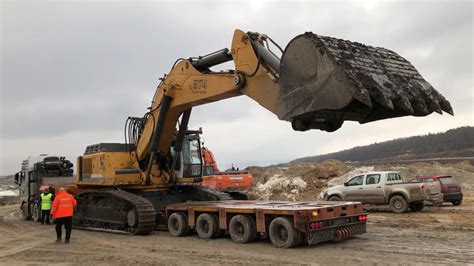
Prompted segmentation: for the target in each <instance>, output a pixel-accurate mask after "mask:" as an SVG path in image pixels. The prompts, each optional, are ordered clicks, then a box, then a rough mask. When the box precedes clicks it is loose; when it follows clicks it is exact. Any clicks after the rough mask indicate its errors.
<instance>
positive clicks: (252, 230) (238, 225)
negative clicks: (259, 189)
mask: <svg viewBox="0 0 474 266" xmlns="http://www.w3.org/2000/svg"><path fill="white" fill-rule="evenodd" d="M229 234H230V237H231V238H232V241H234V242H237V243H241V244H245V243H249V242H252V241H254V240H255V239H256V238H257V226H256V225H255V220H254V219H253V218H252V217H250V216H248V215H242V214H238V215H235V216H234V217H232V219H230V222H229Z"/></svg>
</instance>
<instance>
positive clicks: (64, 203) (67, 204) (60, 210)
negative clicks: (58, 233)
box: [51, 192, 77, 219]
mask: <svg viewBox="0 0 474 266" xmlns="http://www.w3.org/2000/svg"><path fill="white" fill-rule="evenodd" d="M76 204H77V203H76V199H74V197H73V196H72V195H71V194H69V193H67V192H60V193H58V194H57V195H56V197H54V202H53V208H52V209H51V214H52V215H53V218H55V219H57V218H61V217H70V216H72V215H73V213H74V206H76Z"/></svg>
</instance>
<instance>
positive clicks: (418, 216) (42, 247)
mask: <svg viewBox="0 0 474 266" xmlns="http://www.w3.org/2000/svg"><path fill="white" fill-rule="evenodd" d="M0 216H3V221H1V219H0V235H1V238H0V264H14V265H17V264H44V263H48V264H56V263H58V264H90V263H92V262H94V264H117V263H118V264H135V263H137V264H163V265H164V264H166V265H170V264H171V265H190V264H193V265H195V264H259V265H261V264H269V265H270V264H271V265H274V264H345V265H347V264H373V263H390V264H392V263H395V264H414V263H422V264H433V263H434V264H440V263H443V264H469V263H473V262H474V197H468V198H466V200H465V202H464V203H463V204H462V205H461V206H457V207H454V206H452V205H450V204H446V205H445V206H443V207H441V208H434V207H427V208H426V209H425V210H423V211H422V212H421V213H406V214H393V213H390V212H388V211H386V210H385V209H384V208H377V209H371V213H370V215H369V225H368V233H367V234H364V235H360V236H357V237H354V238H352V239H350V240H347V241H344V242H338V243H324V244H320V245H316V246H300V247H297V248H294V249H286V250H282V249H276V248H274V247H273V246H272V245H271V243H270V242H269V241H268V240H261V241H258V242H255V243H251V244H246V245H239V244H235V243H233V242H232V241H231V240H230V239H229V238H228V237H223V238H220V239H215V240H201V239H198V238H197V236H196V235H191V236H187V237H183V238H174V237H171V236H170V235H168V233H167V232H159V231H155V232H153V233H152V234H151V235H148V236H126V235H117V234H107V233H98V232H90V231H80V230H74V231H73V236H72V240H71V242H72V243H71V244H69V245H65V244H57V243H55V242H54V240H55V234H54V226H53V225H49V226H47V225H44V226H41V225H39V224H38V223H34V222H31V221H23V220H21V217H20V212H19V210H18V205H10V206H3V207H0Z"/></svg>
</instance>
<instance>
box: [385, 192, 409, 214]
mask: <svg viewBox="0 0 474 266" xmlns="http://www.w3.org/2000/svg"><path fill="white" fill-rule="evenodd" d="M389 206H390V210H391V211H392V212H394V213H404V212H407V211H408V203H407V201H406V200H405V198H404V197H402V196H398V195H397V196H393V197H392V198H391V199H390V202H389Z"/></svg>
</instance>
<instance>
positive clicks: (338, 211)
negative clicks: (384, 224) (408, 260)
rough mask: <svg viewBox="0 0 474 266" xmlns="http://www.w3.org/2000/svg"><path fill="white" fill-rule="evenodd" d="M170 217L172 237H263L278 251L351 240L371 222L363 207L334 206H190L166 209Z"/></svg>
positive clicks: (271, 203)
mask: <svg viewBox="0 0 474 266" xmlns="http://www.w3.org/2000/svg"><path fill="white" fill-rule="evenodd" d="M166 217H167V219H168V230H169V232H170V233H171V235H173V236H184V235H187V234H190V233H191V232H193V231H194V230H195V231H196V232H197V234H198V236H199V237H200V238H204V239H210V238H216V237H219V236H222V235H223V234H225V233H228V234H229V235H230V237H231V238H232V240H233V241H234V242H237V243H249V242H252V241H254V240H256V239H257V238H258V236H260V237H261V238H270V240H271V242H272V243H273V245H274V246H276V247H279V248H291V247H294V246H297V245H299V244H304V243H307V244H309V245H314V244H317V243H321V242H325V241H340V240H344V239H348V238H351V237H352V236H354V235H357V234H363V233H365V232H366V228H367V220H368V216H367V213H366V212H364V209H363V206H362V203H360V202H334V201H331V202H330V201H308V202H305V201H301V202H287V201H248V200H245V201H236V200H232V201H205V202H186V203H178V204H172V205H169V206H167V208H166Z"/></svg>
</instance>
